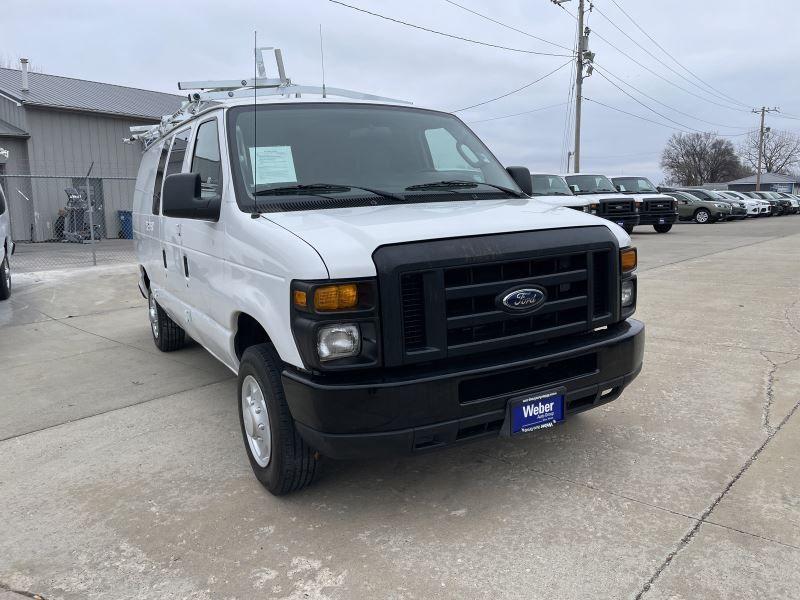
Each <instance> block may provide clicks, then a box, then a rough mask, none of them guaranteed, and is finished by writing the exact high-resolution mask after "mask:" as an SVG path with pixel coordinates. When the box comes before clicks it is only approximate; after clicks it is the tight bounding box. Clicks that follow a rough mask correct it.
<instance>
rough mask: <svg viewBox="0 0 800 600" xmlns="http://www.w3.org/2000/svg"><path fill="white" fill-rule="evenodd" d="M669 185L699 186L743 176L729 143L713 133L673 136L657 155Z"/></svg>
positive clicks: (742, 169) (732, 147)
mask: <svg viewBox="0 0 800 600" xmlns="http://www.w3.org/2000/svg"><path fill="white" fill-rule="evenodd" d="M661 168H662V169H664V172H665V173H666V175H667V178H666V181H667V183H668V184H672V185H702V184H704V183H716V182H719V181H730V180H732V179H738V178H739V177H743V176H744V175H746V170H745V168H744V167H743V166H742V163H741V161H740V160H739V157H738V156H737V155H736V149H735V148H734V146H733V144H732V143H731V142H730V141H729V140H726V139H723V138H721V137H719V136H717V135H716V134H713V133H674V134H672V136H671V137H670V138H669V140H668V141H667V145H666V147H665V148H664V151H663V152H662V154H661Z"/></svg>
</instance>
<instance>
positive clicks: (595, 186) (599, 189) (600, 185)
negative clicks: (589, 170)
mask: <svg viewBox="0 0 800 600" xmlns="http://www.w3.org/2000/svg"><path fill="white" fill-rule="evenodd" d="M564 179H566V180H567V183H568V184H570V185H574V186H577V188H578V189H577V190H576V191H575V193H576V194H579V195H580V194H605V193H613V192H616V191H617V190H616V188H615V187H614V184H613V183H611V181H609V179H608V177H606V176H605V175H567V176H566V177H564Z"/></svg>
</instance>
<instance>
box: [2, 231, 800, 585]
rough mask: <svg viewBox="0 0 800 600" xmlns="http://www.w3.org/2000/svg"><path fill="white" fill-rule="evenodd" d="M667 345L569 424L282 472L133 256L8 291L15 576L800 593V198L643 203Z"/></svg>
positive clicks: (662, 341) (82, 581) (6, 420)
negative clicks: (689, 212)
mask: <svg viewBox="0 0 800 600" xmlns="http://www.w3.org/2000/svg"><path fill="white" fill-rule="evenodd" d="M634 241H635V243H636V245H637V246H638V248H639V255H640V272H639V277H640V279H639V290H640V291H639V293H640V297H639V307H638V311H637V315H636V317H637V318H639V319H641V320H643V321H645V322H646V324H647V344H646V355H645V366H644V369H643V371H642V374H641V375H640V376H639V378H638V379H637V380H636V381H635V382H634V383H633V384H632V385H631V386H630V387H629V388H628V389H627V390H626V391H625V393H624V394H623V396H622V397H621V398H620V399H619V400H617V401H615V402H613V403H611V404H609V405H607V406H605V407H602V408H598V409H596V410H593V411H590V412H588V413H584V414H582V415H579V416H577V417H574V418H571V419H569V420H567V421H566V422H565V423H564V424H563V425H561V426H559V427H556V428H553V429H551V430H546V431H542V432H539V433H537V434H536V435H532V436H530V437H527V438H524V439H519V440H514V441H508V440H500V439H493V440H485V441H482V442H478V443H475V444H472V445H466V446H462V447H459V448H453V449H450V450H446V451H443V452H439V453H434V454H428V455H424V456H416V457H408V458H397V459H392V460H384V461H364V462H328V463H327V464H326V465H325V469H324V472H323V476H322V478H321V479H320V480H319V481H318V482H317V483H315V485H314V486H313V487H311V488H308V489H307V490H304V491H303V492H301V493H297V494H294V495H292V496H289V497H286V498H281V499H278V498H274V497H272V496H270V495H269V494H268V493H267V492H265V491H264V490H263V488H261V486H260V485H259V484H258V482H257V481H256V479H255V478H254V477H253V476H252V474H251V471H250V467H249V465H248V463H247V459H246V456H245V452H244V449H243V445H242V440H241V438H240V433H239V424H238V416H237V412H236V399H235V398H236V395H235V384H234V380H233V378H232V375H231V373H230V372H228V371H227V370H226V369H225V368H224V367H222V366H221V365H219V364H218V363H217V362H216V361H215V360H214V359H213V358H211V357H210V356H209V355H208V354H207V353H206V352H205V351H204V350H203V349H202V348H200V347H198V346H196V345H195V346H189V347H187V348H186V349H185V350H182V351H179V352H176V353H172V354H168V355H166V354H161V353H159V352H158V351H157V350H156V348H155V347H154V346H153V344H152V342H151V340H150V333H149V330H148V324H147V318H146V308H145V306H146V305H145V302H144V301H143V300H142V299H141V297H140V296H139V295H138V292H137V290H136V285H135V275H134V271H133V269H132V268H131V267H129V266H117V267H111V268H104V267H101V268H97V269H88V270H87V269H85V270H82V271H78V272H66V271H65V272H62V273H60V274H55V275H54V274H52V273H51V274H43V275H35V274H28V275H19V276H18V277H17V278H16V279H15V286H16V287H15V290H14V295H13V296H12V300H11V301H8V302H4V303H0V378H1V381H0V600H10V599H11V598H18V596H17V595H16V594H14V593H12V592H11V590H15V591H17V592H20V593H23V594H25V595H26V596H27V597H32V596H33V595H34V594H39V595H41V596H42V597H44V598H46V599H48V600H52V599H56V598H69V599H73V598H75V599H77V598H104V599H106V598H141V599H157V598H158V599H161V598H167V597H169V598H198V599H203V598H276V599H278V598H287V599H306V598H310V599H318V600H321V599H350V598H392V599H397V600H400V599H412V598H420V599H430V598H448V599H450V598H453V599H465V598H470V599H472V598H486V599H497V598H526V599H535V598H567V599H570V598H587V599H589V598H591V599H595V598H631V599H638V598H646V599H648V600H651V599H653V600H655V599H659V600H667V599H670V600H676V599H697V598H703V599H716V598H720V599H722V598H725V599H736V598H742V599H745V598H747V599H750V598H765V599H766V598H769V599H778V598H786V599H794V598H797V597H798V593H799V592H798V590H800V414H798V413H800V410H798V407H799V406H800V393H798V390H800V360H798V359H800V216H797V217H793V216H789V217H781V218H772V219H759V220H756V221H748V222H738V223H725V224H717V225H705V226H699V225H688V224H687V225H679V226H677V227H676V228H675V229H673V231H672V232H671V233H669V234H666V235H658V234H655V233H650V232H648V231H646V228H643V230H642V233H637V234H635V235H634Z"/></svg>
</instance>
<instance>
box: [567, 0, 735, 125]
mask: <svg viewBox="0 0 800 600" xmlns="http://www.w3.org/2000/svg"><path fill="white" fill-rule="evenodd" d="M558 6H559V8H561V10H563V11H564V12H565V13H567V14H568V15H569V16H570V17H572V18H573V19H575V20H577V19H578V17H576V16H575V15H573V14H572V13H571V12H569V11H568V10H567V9H566V8H564V7H563V6H562V5H561V4H559V5H558ZM592 33H593V34H594V35H595V37H598V38H600V39H601V40H603V41H604V42H605V43H606V44H608V45H609V46H611V47H612V48H613V49H614V50H616V51H617V52H619V53H620V54H622V55H623V56H624V57H625V58H627V59H628V60H630V61H631V62H633V63H635V64H637V65H638V66H639V67H641V68H642V69H644V70H645V71H647V72H648V73H650V74H651V75H653V76H655V77H658V78H659V79H661V80H662V81H664V82H666V83H668V84H669V85H671V86H673V87H675V88H677V89H679V90H681V91H683V92H685V93H687V94H689V95H691V96H694V97H695V98H699V99H700V100H703V101H705V102H709V103H711V104H715V105H716V106H721V107H722V108H727V109H728V110H735V111H740V112H750V111H749V110H747V109H744V108H735V107H732V106H729V105H727V104H722V103H720V102H716V101H715V100H711V99H710V98H706V97H705V96H700V95H699V94H695V93H694V92H693V91H691V90H687V89H686V88H685V87H683V86H681V85H678V84H677V83H675V82H674V81H672V80H671V79H667V78H666V77H664V76H663V75H661V74H660V73H658V72H656V71H654V70H653V69H651V68H650V67H648V66H647V65H645V64H643V63H642V62H641V61H639V60H636V59H635V58H634V57H632V56H631V55H630V54H628V53H627V52H625V51H624V50H622V49H621V48H620V47H619V46H617V45H615V44H614V43H613V42H611V41H610V40H608V39H607V38H605V37H603V36H602V35H600V34H599V33H597V31H595V30H592ZM595 64H597V63H595Z"/></svg>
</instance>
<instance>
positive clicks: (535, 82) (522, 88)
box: [331, 0, 572, 113]
mask: <svg viewBox="0 0 800 600" xmlns="http://www.w3.org/2000/svg"><path fill="white" fill-rule="evenodd" d="M333 1H334V0H331V2H333ZM571 62H572V58H570V59H569V60H568V61H567V62H565V63H564V64H563V65H561V66H560V67H556V68H555V69H553V70H552V71H550V72H549V73H545V74H544V75H542V76H541V77H539V79H536V80H534V81H531V82H530V83H526V84H525V85H523V86H522V87H518V88H517V89H515V90H511V91H510V92H506V93H505V94H501V95H500V96H495V97H494V98H489V99H488V100H484V101H483V102H478V103H477V104H472V105H471V106H465V107H464V108H459V109H458V110H453V111H450V112H454V113H457V112H463V111H465V110H469V109H471V108H477V107H478V106H483V105H484V104H489V103H490V102H494V101H495V100H500V99H501V98H506V97H508V96H511V95H512V94H516V93H517V92H521V91H522V90H524V89H527V88H529V87H531V86H532V85H534V84H537V83H539V82H540V81H542V80H543V79H547V78H548V77H550V75H552V74H553V73H556V72H558V71H560V70H561V69H563V68H564V67H566V66H567V65H568V64H570V63H571Z"/></svg>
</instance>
